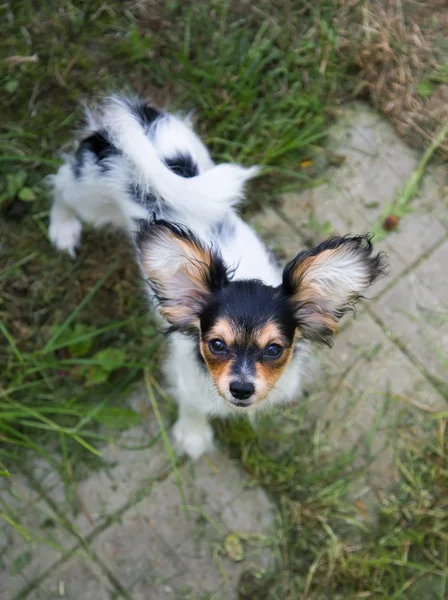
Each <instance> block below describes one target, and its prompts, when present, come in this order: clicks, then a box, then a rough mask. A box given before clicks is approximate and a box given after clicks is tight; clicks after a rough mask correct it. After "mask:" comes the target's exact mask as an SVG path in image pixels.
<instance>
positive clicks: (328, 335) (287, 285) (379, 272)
mask: <svg viewBox="0 0 448 600" xmlns="http://www.w3.org/2000/svg"><path fill="white" fill-rule="evenodd" d="M372 237H373V235H370V234H368V235H357V236H354V237H349V236H344V237H331V238H329V239H328V240H325V241H324V242H322V243H321V244H319V245H318V246H316V247H315V248H313V249H312V250H305V251H303V252H300V253H299V254H298V255H297V256H296V257H295V258H294V259H293V260H292V261H291V262H289V263H288V264H287V265H286V267H285V268H284V271H283V281H282V286H281V287H282V290H283V293H284V294H285V295H286V296H288V297H291V296H294V295H299V294H300V286H301V284H302V279H301V278H296V277H294V271H295V269H296V268H297V266H298V265H299V264H300V263H301V262H303V261H304V260H306V259H307V258H311V257H313V256H317V255H318V254H320V253H321V252H324V251H325V250H334V249H336V248H340V247H341V246H344V245H349V246H351V251H352V252H353V253H354V254H356V255H358V257H359V259H360V260H361V261H362V262H363V263H364V266H365V267H366V269H367V272H368V277H369V279H368V284H369V285H371V284H372V283H374V282H375V281H376V280H377V279H379V278H380V277H382V276H383V275H385V273H386V269H387V263H386V255H385V253H384V252H379V253H378V254H373V245H372ZM360 298H361V295H359V294H358V295H353V296H352V298H350V300H349V301H348V302H347V303H346V304H345V305H343V306H340V307H338V308H337V309H335V310H334V311H332V312H331V313H330V314H331V315H332V317H333V318H334V320H336V321H339V320H340V319H341V318H342V317H343V316H344V315H345V314H346V313H347V312H349V311H352V310H354V307H355V304H356V302H357V301H358V300H359V299H360ZM294 309H295V310H296V311H297V312H298V313H299V312H300V313H301V315H302V319H298V321H297V326H298V327H299V329H300V330H301V332H302V335H303V337H304V338H305V339H310V340H312V341H316V342H320V343H324V344H327V346H332V344H333V341H332V337H333V331H332V329H331V328H329V327H327V326H325V325H323V324H322V325H320V326H313V327H309V326H308V324H307V322H306V316H307V314H308V315H309V314H311V313H313V312H315V311H316V310H322V309H321V308H320V307H316V305H315V304H313V305H309V304H308V305H307V303H303V304H300V303H299V304H296V303H295V305H294Z"/></svg>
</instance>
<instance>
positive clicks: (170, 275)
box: [137, 220, 228, 331]
mask: <svg viewBox="0 0 448 600" xmlns="http://www.w3.org/2000/svg"><path fill="white" fill-rule="evenodd" d="M137 247H138V248H139V250H140V262H141V265H142V267H143V271H144V272H145V274H146V275H147V276H148V279H149V283H150V285H151V287H152V289H153V291H154V293H155V295H156V297H157V299H158V301H159V310H160V313H161V315H162V316H163V317H164V318H165V319H166V320H167V321H168V322H169V323H170V324H171V325H172V326H173V328H174V329H176V330H181V331H189V330H192V329H197V328H199V316H200V314H201V311H202V309H203V308H204V306H205V304H206V302H207V299H208V297H209V295H210V294H211V293H212V292H213V291H214V290H216V289H219V288H221V287H223V286H224V285H226V284H227V283H228V276H227V268H226V266H225V264H224V262H223V261H222V259H221V257H220V255H219V254H218V253H217V252H214V251H213V250H212V249H211V248H209V247H207V246H206V245H205V244H204V243H203V242H201V241H200V240H198V238H196V236H195V235H194V234H193V233H192V232H191V231H189V230H188V229H186V228H184V227H181V226H179V225H174V224H172V223H168V222H167V221H162V220H160V221H151V222H148V223H145V224H144V225H143V226H142V227H141V229H140V231H139V233H138V234H137Z"/></svg>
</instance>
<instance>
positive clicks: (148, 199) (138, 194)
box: [129, 183, 157, 214]
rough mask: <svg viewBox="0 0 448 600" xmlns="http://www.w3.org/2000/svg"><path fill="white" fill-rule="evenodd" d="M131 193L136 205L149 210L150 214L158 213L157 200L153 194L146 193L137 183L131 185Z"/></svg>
mask: <svg viewBox="0 0 448 600" xmlns="http://www.w3.org/2000/svg"><path fill="white" fill-rule="evenodd" d="M129 193H130V195H131V196H132V199H133V200H134V202H135V203H136V204H140V205H141V206H144V207H145V208H146V209H147V210H148V214H153V213H154V212H156V209H157V198H156V196H155V195H154V194H153V193H152V192H144V191H143V190H142V188H141V187H140V186H139V185H138V184H137V183H131V184H130V185H129Z"/></svg>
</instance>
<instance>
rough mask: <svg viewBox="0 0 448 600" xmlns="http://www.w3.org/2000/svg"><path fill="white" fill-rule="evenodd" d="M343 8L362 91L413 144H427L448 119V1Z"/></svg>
mask: <svg viewBox="0 0 448 600" xmlns="http://www.w3.org/2000/svg"><path fill="white" fill-rule="evenodd" d="M343 8H344V11H343V12H344V14H343V16H342V17H341V20H342V23H341V28H342V36H341V37H342V40H343V41H342V45H341V51H342V52H343V53H345V52H347V51H350V52H352V53H353V56H354V59H355V62H356V65H357V67H358V68H359V69H360V78H361V83H360V84H359V85H358V88H357V90H356V91H357V92H358V93H359V92H361V91H364V92H365V91H367V92H368V94H369V96H370V98H371V100H372V102H373V103H374V104H375V106H377V107H378V108H379V109H380V110H382V111H383V112H384V113H385V114H386V115H387V116H388V117H389V118H390V119H392V121H393V122H394V124H395V126H396V128H397V131H398V132H399V133H400V134H401V135H403V136H404V137H406V138H407V139H408V140H409V141H410V142H411V143H413V144H416V145H419V146H421V145H427V144H428V142H429V141H430V140H431V139H433V137H434V135H435V134H436V132H437V131H438V130H439V128H440V126H441V125H442V124H443V123H444V122H446V121H447V120H448V62H447V56H448V2H447V0H428V1H427V2H423V1H413V0H365V2H363V3H361V4H359V2H354V1H353V0H343ZM443 150H444V152H445V153H446V154H447V155H448V143H445V145H444V147H443Z"/></svg>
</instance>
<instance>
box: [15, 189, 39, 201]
mask: <svg viewBox="0 0 448 600" xmlns="http://www.w3.org/2000/svg"><path fill="white" fill-rule="evenodd" d="M19 198H20V200H23V202H33V201H34V200H36V196H35V194H34V192H33V190H32V189H31V188H29V187H23V188H22V189H21V190H20V191H19Z"/></svg>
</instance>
